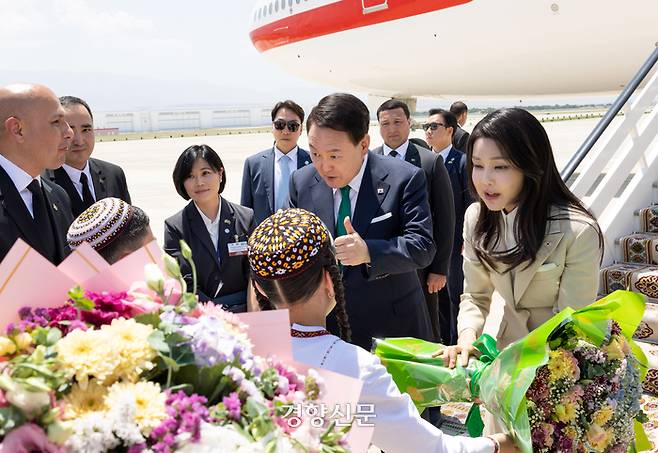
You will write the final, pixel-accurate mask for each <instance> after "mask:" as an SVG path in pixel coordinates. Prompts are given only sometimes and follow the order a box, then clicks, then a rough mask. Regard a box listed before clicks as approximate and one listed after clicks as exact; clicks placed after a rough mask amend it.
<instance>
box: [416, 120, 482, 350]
mask: <svg viewBox="0 0 658 453" xmlns="http://www.w3.org/2000/svg"><path fill="white" fill-rule="evenodd" d="M429 113H430V116H429V118H428V120H427V124H445V125H446V127H444V128H441V127H437V129H435V130H432V129H431V128H428V129H427V131H426V135H425V137H426V139H427V141H428V143H429V144H430V146H432V149H433V150H434V152H435V153H437V154H438V155H440V156H441V157H442V158H443V161H444V163H445V167H446V169H447V171H448V175H449V177H450V184H451V186H452V194H453V196H454V202H455V203H454V205H455V241H454V245H453V249H452V258H451V260H450V271H449V272H448V297H449V298H450V301H451V303H452V316H453V317H454V318H453V319H452V322H451V330H450V341H451V343H450V344H454V342H456V341H457V324H456V317H457V314H459V302H460V297H461V294H462V292H463V290H464V271H463V269H462V265H463V257H462V247H463V244H464V239H463V230H464V214H465V213H466V208H468V207H469V206H470V204H471V203H472V202H473V198H472V197H471V194H470V191H469V189H468V175H467V173H466V154H464V153H463V152H461V151H460V150H458V149H455V147H454V146H453V145H452V138H453V137H452V135H451V133H452V131H454V130H456V128H457V127H458V125H457V119H456V118H455V116H454V115H453V114H452V113H451V112H448V111H446V110H442V109H432V110H430V111H429ZM442 296H445V294H442Z"/></svg>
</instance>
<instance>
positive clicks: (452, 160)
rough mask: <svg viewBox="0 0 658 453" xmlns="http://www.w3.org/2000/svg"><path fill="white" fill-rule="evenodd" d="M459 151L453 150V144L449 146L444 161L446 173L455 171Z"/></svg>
mask: <svg viewBox="0 0 658 453" xmlns="http://www.w3.org/2000/svg"><path fill="white" fill-rule="evenodd" d="M459 161H460V159H459V153H458V152H457V151H456V150H455V148H454V146H453V147H452V148H450V152H449V153H448V158H447V159H446V161H445V165H446V169H447V170H448V173H454V172H456V171H457V166H458V165H459Z"/></svg>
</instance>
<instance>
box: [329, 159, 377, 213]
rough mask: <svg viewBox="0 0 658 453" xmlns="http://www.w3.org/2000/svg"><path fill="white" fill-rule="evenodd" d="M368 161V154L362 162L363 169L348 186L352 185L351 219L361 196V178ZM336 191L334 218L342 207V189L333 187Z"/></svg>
mask: <svg viewBox="0 0 658 453" xmlns="http://www.w3.org/2000/svg"><path fill="white" fill-rule="evenodd" d="M367 163H368V154H366V155H365V157H364V158H363V163H362V164H361V170H359V172H358V173H357V174H356V176H355V177H354V179H352V180H351V181H350V183H349V184H348V186H350V220H352V219H353V218H354V209H355V208H356V200H357V199H358V197H359V189H360V188H361V180H362V179H363V172H364V171H365V169H366V164H367ZM333 192H334V219H337V218H338V210H339V209H340V202H341V194H340V189H333Z"/></svg>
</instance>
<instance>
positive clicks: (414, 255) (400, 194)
mask: <svg viewBox="0 0 658 453" xmlns="http://www.w3.org/2000/svg"><path fill="white" fill-rule="evenodd" d="M369 122H370V115H369V112H368V109H367V107H366V106H365V104H363V102H361V101H360V100H359V99H358V98H356V97H354V96H352V95H350V94H333V95H330V96H327V97H325V98H323V99H322V100H321V101H320V103H319V104H318V105H317V106H316V107H315V108H314V109H313V111H312V112H311V114H310V116H309V119H308V122H307V126H306V127H307V132H308V136H309V145H310V150H311V157H312V159H313V164H314V165H313V166H309V167H305V168H303V169H301V170H298V171H296V172H295V173H294V174H293V175H292V179H291V183H290V205H291V206H292V207H299V208H304V209H306V210H309V211H311V212H314V213H315V214H317V215H318V216H319V217H320V218H321V219H322V221H323V222H324V223H325V224H326V225H327V227H328V228H329V230H330V231H331V232H332V234H333V235H334V237H335V238H336V240H335V246H336V256H337V257H338V259H339V261H340V263H341V264H342V266H343V282H344V285H345V295H346V301H347V312H348V315H349V322H350V325H351V327H352V341H353V342H354V343H355V344H358V345H360V346H362V347H364V348H366V349H369V348H370V346H371V342H372V337H387V336H394V337H399V336H413V337H418V338H425V339H431V338H432V329H431V325H430V322H429V317H428V312H427V307H426V305H425V299H424V297H423V291H422V288H421V284H420V281H419V280H418V274H417V270H418V269H420V268H424V267H426V266H428V265H429V264H430V263H431V261H432V258H433V257H434V252H435V247H434V242H433V240H432V220H431V217H430V212H429V204H428V202H427V190H426V182H425V176H424V174H423V171H422V170H420V169H418V168H415V167H414V166H412V165H408V164H405V163H403V162H397V161H395V160H393V159H389V158H385V157H383V156H378V155H376V154H374V153H371V152H369V151H368V145H369V144H370V137H369V136H368V125H369ZM329 321H330V322H329V326H330V328H333V329H334V330H335V327H336V326H335V323H333V324H334V325H332V322H331V318H330V319H329Z"/></svg>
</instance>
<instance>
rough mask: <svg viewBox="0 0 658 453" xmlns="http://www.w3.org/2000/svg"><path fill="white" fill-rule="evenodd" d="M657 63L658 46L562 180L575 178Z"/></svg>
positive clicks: (592, 134) (570, 164) (570, 163)
mask: <svg viewBox="0 0 658 453" xmlns="http://www.w3.org/2000/svg"><path fill="white" fill-rule="evenodd" d="M656 62H658V45H657V46H656V47H655V48H654V49H653V52H652V53H651V55H650V56H649V58H647V60H646V61H645V62H644V64H643V65H642V66H641V67H640V69H639V70H638V71H637V73H636V74H635V76H633V78H632V79H631V81H630V82H629V83H628V84H627V85H626V87H625V88H624V89H623V90H622V92H621V93H619V96H617V99H615V102H614V103H613V104H612V105H611V106H610V108H609V109H608V111H607V112H606V113H605V115H603V118H601V121H599V123H598V124H597V125H596V127H595V128H594V129H593V130H592V132H590V134H589V135H588V136H587V138H586V139H585V141H584V142H583V144H582V145H580V147H579V148H578V151H576V153H575V154H574V155H573V156H572V157H571V159H569V162H568V163H567V165H566V166H565V167H564V169H563V170H562V171H561V172H560V176H562V180H564V181H565V182H568V181H569V179H570V178H571V176H573V174H574V173H575V171H576V169H577V168H578V166H579V165H580V164H581V163H582V161H583V160H584V159H585V157H587V155H588V154H589V152H590V151H591V150H592V148H593V147H594V145H595V144H596V142H597V141H598V140H599V138H601V135H603V133H604V132H605V130H606V129H607V128H608V126H609V125H610V123H611V122H612V120H613V119H614V118H615V117H616V116H617V114H618V113H619V112H620V111H621V109H622V108H623V107H624V105H625V104H626V102H628V100H629V99H630V97H631V96H632V95H633V94H634V93H635V91H636V90H637V89H638V87H639V86H640V84H641V83H642V82H643V81H644V79H645V78H646V77H647V75H648V74H649V72H651V69H652V68H653V67H654V66H655V64H656Z"/></svg>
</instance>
